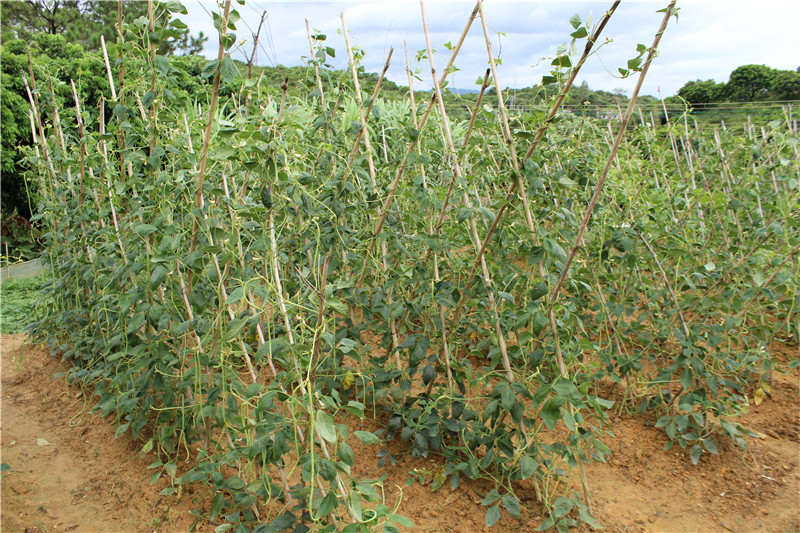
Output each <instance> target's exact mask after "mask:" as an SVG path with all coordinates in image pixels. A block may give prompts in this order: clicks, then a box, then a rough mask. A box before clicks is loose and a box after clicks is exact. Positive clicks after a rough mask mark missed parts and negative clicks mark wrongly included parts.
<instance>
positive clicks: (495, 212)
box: [26, 0, 800, 532]
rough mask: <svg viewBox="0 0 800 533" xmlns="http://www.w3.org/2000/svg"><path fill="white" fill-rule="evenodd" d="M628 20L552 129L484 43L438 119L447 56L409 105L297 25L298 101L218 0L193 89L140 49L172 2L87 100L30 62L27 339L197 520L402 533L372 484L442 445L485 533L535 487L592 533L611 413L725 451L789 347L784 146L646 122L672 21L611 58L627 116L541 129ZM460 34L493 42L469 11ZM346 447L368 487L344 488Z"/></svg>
mask: <svg viewBox="0 0 800 533" xmlns="http://www.w3.org/2000/svg"><path fill="white" fill-rule="evenodd" d="M240 3H241V2H240ZM618 4H619V2H616V3H614V4H613V5H612V6H611V8H610V9H609V10H608V11H607V12H605V13H604V15H603V16H602V18H601V19H600V20H599V21H598V22H597V23H595V24H593V23H592V22H591V21H587V22H584V21H582V20H581V18H580V17H579V16H577V15H576V16H575V17H573V18H572V19H571V21H570V22H571V24H572V26H573V29H574V32H573V33H572V34H571V36H570V38H571V43H570V45H568V46H564V47H563V48H560V49H559V53H558V55H557V56H556V57H555V58H553V59H552V72H551V73H550V74H549V75H548V76H547V77H546V79H545V80H544V81H545V82H546V83H551V84H554V86H555V87H556V88H557V89H558V92H557V94H558V96H556V97H554V98H553V100H552V101H551V102H550V106H549V107H548V108H545V109H542V110H534V111H533V112H529V113H512V112H511V111H509V110H507V109H506V107H505V104H504V101H503V91H502V90H500V88H501V87H502V85H501V82H500V79H499V77H498V76H499V74H498V69H497V66H498V64H499V61H498V60H497V59H496V58H495V57H494V56H493V52H492V49H491V46H490V45H488V44H487V55H488V61H489V65H490V67H491V68H490V69H489V71H487V75H486V77H485V78H484V79H483V80H482V85H481V91H482V92H481V98H480V99H479V100H478V105H476V106H475V108H474V109H471V110H470V112H469V117H468V118H467V119H464V120H453V119H451V118H450V117H448V115H447V113H446V112H445V109H444V108H443V106H442V105H441V102H442V98H441V91H442V90H446V89H444V88H443V84H444V83H445V82H446V79H447V76H448V74H449V73H450V72H451V71H452V69H453V68H454V65H455V63H454V62H455V60H456V57H457V54H458V52H459V49H460V43H461V41H458V43H459V44H458V45H457V46H452V45H450V46H449V50H448V51H449V52H450V53H451V55H450V60H449V62H448V64H447V67H446V68H445V69H444V71H442V72H437V71H436V67H435V63H434V62H433V57H434V54H433V51H432V49H431V44H430V40H429V39H428V41H429V42H428V48H427V49H426V50H422V51H420V52H418V53H417V55H416V58H417V61H418V62H420V65H421V66H422V65H425V64H426V62H430V67H431V71H432V79H433V82H434V83H433V86H434V90H433V91H432V93H431V96H430V98H429V99H427V100H425V101H419V93H414V92H413V91H411V92H409V98H408V100H406V101H399V102H398V101H387V100H384V99H382V98H381V97H380V83H381V82H380V81H378V83H377V85H376V87H375V89H374V91H372V92H371V93H367V92H366V91H362V90H361V88H360V86H359V85H358V76H357V73H358V72H359V71H360V70H363V67H362V63H361V61H362V60H363V52H362V51H360V50H355V51H354V50H353V49H351V47H350V44H349V38H348V39H347V53H348V56H349V58H350V67H351V68H349V69H348V70H346V71H337V70H334V69H332V68H331V66H330V64H329V58H330V57H332V56H334V55H335V54H336V53H337V52H338V53H342V51H341V50H340V51H337V50H335V49H333V48H332V47H330V46H328V45H327V44H326V36H324V35H322V34H320V33H318V32H314V31H311V30H310V29H309V35H308V37H309V44H310V49H309V55H308V57H307V78H306V80H305V82H304V89H305V90H304V91H303V92H302V95H301V96H300V97H288V96H287V88H286V86H284V87H265V86H263V85H262V84H261V83H260V82H259V81H258V80H255V79H251V78H247V77H245V73H244V71H242V72H240V71H239V70H238V66H237V63H235V62H234V61H232V60H231V58H230V51H231V50H232V47H234V46H235V43H236V36H235V34H234V33H233V32H234V30H235V27H236V22H237V21H238V19H239V14H238V13H237V11H236V10H235V9H234V8H233V7H232V6H231V2H230V1H229V0H226V1H225V2H223V3H222V4H221V5H220V6H219V11H218V12H217V13H215V14H214V21H215V26H216V28H217V30H218V32H219V36H220V48H219V55H218V58H217V59H214V60H211V61H209V62H208V64H207V65H206V66H205V68H204V69H203V71H202V73H201V77H202V78H205V79H206V80H208V84H207V85H206V87H208V91H207V92H201V93H198V94H190V95H187V94H185V93H183V92H181V91H179V90H177V88H176V82H175V76H177V74H176V72H175V71H174V69H173V68H172V67H171V66H170V58H169V57H165V56H160V55H158V54H156V47H157V44H158V42H159V41H160V40H161V39H164V38H165V37H167V36H169V35H170V32H172V31H173V29H174V28H178V27H180V24H181V23H180V22H179V21H178V20H177V19H173V18H172V16H165V17H164V16H160V15H162V14H163V13H180V12H183V11H184V8H183V6H181V5H180V3H179V2H177V1H175V0H170V1H167V2H151V3H150V17H149V18H144V17H142V18H140V19H137V20H135V21H129V23H125V24H123V25H122V27H121V28H120V31H119V33H118V35H117V36H116V40H115V42H111V43H108V49H107V50H106V54H107V55H108V60H107V73H108V79H109V85H110V87H109V88H110V91H109V94H105V95H104V98H103V99H102V100H101V102H100V104H99V106H98V107H97V109H85V108H84V107H83V106H82V104H81V102H80V101H79V99H78V96H77V95H78V93H77V92H74V95H75V97H74V101H72V102H64V101H57V100H55V99H54V97H53V95H54V88H53V86H52V85H53V83H52V82H51V80H52V77H51V76H50V74H48V73H47V72H41V71H39V70H37V71H36V72H37V75H36V76H35V77H34V65H33V64H31V66H30V70H29V75H28V77H27V78H26V81H27V83H28V84H29V89H30V94H29V96H30V99H31V104H32V109H33V112H32V115H31V126H32V132H31V133H32V135H33V137H34V139H35V145H34V148H33V149H32V150H31V151H30V152H29V153H28V160H29V162H30V163H31V166H32V168H33V169H34V172H35V179H36V180H38V183H39V187H40V190H41V191H42V195H43V198H44V200H43V203H42V205H41V206H40V215H39V217H40V220H41V222H42V223H43V224H44V225H45V226H46V228H47V233H46V235H45V236H44V239H45V240H46V243H47V252H46V261H47V264H48V268H49V270H50V271H51V274H52V281H49V282H48V283H47V285H46V286H45V290H46V291H47V294H48V295H49V299H48V300H47V304H46V306H45V309H43V310H42V311H43V313H44V315H43V316H44V318H43V319H41V320H40V321H38V322H36V323H35V324H34V325H33V327H32V330H33V333H34V335H35V336H36V338H38V339H39V340H41V341H44V342H47V343H48V345H49V346H50V347H51V349H52V350H53V353H58V354H60V356H61V357H63V358H64V359H66V360H68V361H69V362H70V363H71V364H72V365H73V366H72V369H71V370H70V372H69V375H68V377H69V379H70V380H73V381H79V382H82V383H85V384H88V385H90V386H93V387H94V390H95V392H96V394H97V396H98V403H97V405H96V409H97V410H99V411H100V412H101V413H102V414H103V415H104V416H105V415H108V416H113V417H114V418H115V420H116V422H117V424H118V430H117V434H118V435H121V434H123V433H125V432H128V431H129V432H130V433H131V434H132V435H133V437H135V438H136V439H139V440H140V442H141V443H142V452H143V453H151V454H152V457H154V461H153V462H152V464H151V465H150V468H151V469H152V470H153V472H154V474H153V480H154V481H155V480H156V479H159V478H161V477H165V476H166V477H167V478H168V479H169V481H170V486H169V487H168V488H166V489H165V490H164V492H163V494H165V495H170V494H176V495H180V494H181V493H182V492H183V490H184V487H187V486H188V485H190V484H191V485H194V486H204V487H206V488H207V494H208V499H209V503H208V505H206V506H205V507H203V508H202V509H199V510H197V511H196V515H197V517H198V520H202V521H205V522H207V523H208V522H210V523H211V524H214V525H215V526H217V530H218V531H225V530H229V529H232V530H235V531H259V532H266V531H282V530H293V531H307V530H309V529H314V530H316V531H334V530H343V531H353V532H355V531H372V530H383V531H397V530H398V528H399V527H401V526H403V527H408V526H410V525H411V522H410V520H409V519H408V518H406V517H405V516H403V515H402V504H401V505H400V507H399V509H398V507H397V505H396V502H394V501H392V500H391V499H388V498H387V497H386V496H385V491H384V485H383V481H384V479H385V477H383V476H382V475H381V474H380V468H382V467H383V466H385V465H387V464H390V463H392V462H395V461H396V459H397V456H396V454H397V453H402V454H408V455H411V456H412V457H431V456H436V457H439V458H440V460H441V464H442V465H443V468H442V469H440V470H439V471H437V473H436V475H435V478H434V481H433V489H434V490H437V489H439V487H441V486H443V485H445V484H446V485H447V486H449V487H450V488H451V489H453V490H457V489H458V488H459V485H460V482H461V480H463V479H465V478H468V479H471V480H482V482H483V483H484V484H485V485H486V486H488V488H487V490H486V491H485V498H484V499H483V502H482V505H483V506H485V507H486V524H487V525H488V526H492V525H494V524H495V523H496V522H497V521H498V520H499V519H500V518H501V516H502V514H503V513H508V514H510V515H512V516H514V517H519V516H520V512H521V507H522V506H523V503H522V498H521V497H520V492H521V491H524V490H529V491H532V492H533V493H534V494H535V498H536V502H535V503H534V504H532V505H535V506H536V507H537V509H539V510H543V511H544V515H545V516H546V519H545V521H544V522H543V523H542V524H541V525H540V529H548V528H550V527H555V528H557V529H558V530H559V531H566V530H567V529H568V528H569V527H572V526H576V525H579V524H580V523H581V522H586V523H588V524H590V525H593V526H594V525H597V524H596V522H595V520H594V519H593V518H592V515H591V496H590V486H589V483H590V480H588V479H587V477H586V475H585V472H584V469H583V465H584V464H585V463H587V462H589V461H604V460H605V458H606V457H607V456H608V454H609V448H608V447H607V446H606V444H604V441H606V442H607V440H608V439H610V438H613V436H612V435H611V434H610V432H609V425H608V417H609V414H610V413H612V412H629V413H632V414H634V413H638V416H642V417H645V418H646V419H648V420H650V421H651V422H652V423H654V424H655V425H656V426H657V427H659V428H662V429H663V431H664V432H665V434H666V435H667V437H668V439H669V444H668V447H669V446H673V445H677V446H679V447H680V448H682V449H685V450H687V453H688V458H689V459H690V460H691V461H692V462H694V463H697V462H698V461H700V460H701V459H702V456H703V455H704V454H706V453H719V451H720V447H721V446H723V445H724V443H727V442H733V443H734V444H736V445H739V446H745V445H746V438H747V436H748V435H749V434H750V433H749V431H748V430H747V428H745V427H743V426H742V425H741V424H739V423H737V422H736V420H737V419H736V417H737V415H738V414H740V413H742V412H743V411H744V410H745V409H746V408H747V406H748V405H749V403H751V402H752V401H756V400H755V398H756V397H757V395H758V394H762V395H763V391H765V390H768V385H769V383H770V380H771V377H772V373H773V372H775V371H781V370H782V369H783V368H784V367H782V366H781V364H782V363H781V362H779V361H777V360H776V358H775V357H774V354H773V353H772V349H773V347H774V346H775V345H776V343H781V342H784V343H786V342H794V343H796V342H797V337H798V312H797V308H798V305H800V297H799V296H798V294H800V292H798V280H799V279H800V276H798V260H797V252H798V249H800V234H799V233H798V218H797V212H798V211H797V210H798V190H799V187H798V179H799V178H800V172H799V171H798V157H797V150H798V137H797V132H796V131H794V130H793V129H792V128H791V123H790V122H789V121H788V120H787V121H780V120H776V121H774V122H771V123H769V124H765V125H764V126H763V127H757V126H755V125H750V126H749V127H748V128H745V129H744V130H742V129H726V128H725V127H724V125H722V126H720V127H712V126H709V125H703V126H702V127H700V126H699V125H697V124H694V123H693V121H692V120H691V117H690V116H689V115H687V114H683V115H680V116H668V117H667V120H666V124H665V125H663V126H653V125H652V124H651V123H649V122H646V121H645V119H644V118H643V117H637V115H636V113H635V101H636V94H637V93H638V90H639V87H641V81H642V80H643V79H644V76H645V75H646V73H647V68H648V67H649V65H650V63H651V61H652V59H653V57H654V56H655V55H656V52H657V47H658V42H659V39H660V36H661V35H662V34H663V32H664V29H665V28H666V26H667V23H668V21H669V20H670V18H671V17H672V16H673V15H676V9H675V3H674V2H672V3H671V4H670V5H669V6H668V7H667V8H666V9H665V10H662V11H663V20H662V23H661V27H660V28H659V30H658V32H657V33H656V37H655V40H654V42H653V44H652V45H651V46H646V45H639V47H638V48H637V50H636V51H635V54H636V55H635V56H634V57H633V59H631V60H630V61H628V63H627V65H626V67H627V68H624V69H620V72H621V73H622V74H623V75H626V76H627V75H638V76H639V77H640V79H639V84H638V85H637V88H636V92H635V94H634V95H633V97H632V99H631V105H630V107H629V108H628V109H627V111H626V112H624V115H623V113H622V112H621V116H620V117H618V118H614V119H611V120H609V121H608V122H603V121H597V120H587V119H584V118H580V117H576V116H574V115H572V114H570V113H566V112H562V111H560V110H559V108H560V105H561V104H562V102H563V101H564V95H565V94H566V93H567V91H568V90H569V87H570V86H571V84H572V82H573V80H574V79H575V78H576V76H577V75H578V72H579V70H580V68H581V66H582V65H583V63H584V61H585V60H586V59H587V57H589V56H590V55H591V54H593V53H594V51H595V50H594V47H595V46H596V45H597V43H600V42H601V41H600V35H601V33H602V31H603V29H604V27H605V24H606V22H607V21H608V19H609V18H610V17H611V16H612V15H613V13H614V11H615V10H616V9H617V5H618ZM158 21H166V22H165V23H163V24H162V23H160V22H158ZM423 21H424V29H425V32H426V36H427V34H428V31H427V21H426V20H425V19H424V8H423ZM473 22H475V24H474V25H473ZM471 26H472V30H471V31H473V32H476V31H477V32H480V31H481V30H482V31H483V33H484V35H485V37H486V42H487V43H489V42H490V37H491V36H490V35H489V33H488V29H487V22H486V14H485V13H484V6H483V4H482V3H481V2H480V1H479V2H478V3H477V4H476V6H475V9H474V10H473V11H472V14H471V15H470V16H469V18H468V21H467V24H466V28H465V30H464V35H466V33H467V32H468V31H470V27H471ZM343 34H344V35H345V36H346V37H347V35H348V34H347V29H346V25H344V20H343ZM462 40H463V36H462ZM581 47H583V50H582V53H578V52H579V50H580V48H581ZM398 55H399V54H398ZM391 57H392V54H389V59H391ZM406 57H407V58H408V57H409V55H408V53H407V54H406ZM387 67H388V62H387ZM419 68H422V67H419ZM407 69H408V73H409V77H408V79H409V87H412V86H413V84H414V82H415V81H419V78H417V77H416V75H415V72H416V71H417V70H418V68H417V67H416V65H414V64H413V63H412V62H411V61H410V59H407ZM385 72H386V69H384V73H385ZM381 79H382V78H381ZM76 83H79V82H78V81H76ZM490 86H493V87H494V88H495V93H494V95H491V96H490V95H485V94H484V91H485V90H486V89H487V88H488V87H490ZM758 391H761V392H760V393H759V392H758ZM358 421H361V423H364V422H365V423H366V425H365V426H359V425H358V424H357V422H358ZM354 427H366V428H367V429H369V430H368V431H367V430H357V431H356V430H353V428H354ZM364 446H366V450H368V453H367V454H366V455H365V456H364V457H361V458H360V459H359V460H369V455H370V454H372V457H373V458H374V460H375V461H376V462H377V468H378V474H377V475H376V477H374V478H362V477H359V476H356V475H354V474H353V470H352V469H353V467H354V466H355V464H356V462H357V460H356V453H355V452H354V449H359V450H361V449H364V448H363V447H364ZM397 450H401V451H400V452H398V451H397ZM365 457H366V459H365ZM576 479H578V480H579V481H577V482H575V483H573V484H572V485H570V482H571V481H572V482H574V480H576ZM565 486H577V487H578V491H573V490H571V489H570V490H565V489H564V488H563V487H565Z"/></svg>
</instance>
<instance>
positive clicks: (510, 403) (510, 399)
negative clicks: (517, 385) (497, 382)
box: [500, 387, 517, 410]
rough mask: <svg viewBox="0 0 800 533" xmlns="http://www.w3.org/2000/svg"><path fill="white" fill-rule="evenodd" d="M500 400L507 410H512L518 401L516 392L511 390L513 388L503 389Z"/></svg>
mask: <svg viewBox="0 0 800 533" xmlns="http://www.w3.org/2000/svg"><path fill="white" fill-rule="evenodd" d="M500 400H501V401H502V402H503V407H505V408H506V409H507V410H510V409H511V408H512V407H514V403H515V402H516V401H517V398H516V396H515V395H514V391H513V390H511V387H506V388H505V389H503V392H501V393H500Z"/></svg>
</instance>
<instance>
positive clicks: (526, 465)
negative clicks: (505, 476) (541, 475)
mask: <svg viewBox="0 0 800 533" xmlns="http://www.w3.org/2000/svg"><path fill="white" fill-rule="evenodd" d="M537 466H538V465H537V464H536V461H534V460H533V458H532V457H530V456H527V455H524V456H523V457H522V459H520V460H519V473H520V475H521V476H522V479H528V478H529V477H531V476H532V475H533V474H534V473H535V472H536V467H537Z"/></svg>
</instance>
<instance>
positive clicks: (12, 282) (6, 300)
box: [0, 275, 43, 333]
mask: <svg viewBox="0 0 800 533" xmlns="http://www.w3.org/2000/svg"><path fill="white" fill-rule="evenodd" d="M42 280H43V278H42V276H41V275H39V276H36V277H34V278H26V279H7V280H5V281H3V283H2V284H0V333H24V332H25V326H27V325H28V323H30V322H31V321H32V320H33V319H34V318H35V312H34V307H35V304H36V302H37V300H39V299H40V298H41V295H40V293H39V286H40V285H41V283H42Z"/></svg>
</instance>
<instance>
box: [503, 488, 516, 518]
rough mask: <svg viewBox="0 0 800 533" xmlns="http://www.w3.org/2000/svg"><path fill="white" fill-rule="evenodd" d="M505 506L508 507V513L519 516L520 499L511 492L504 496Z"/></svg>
mask: <svg viewBox="0 0 800 533" xmlns="http://www.w3.org/2000/svg"><path fill="white" fill-rule="evenodd" d="M503 507H505V508H506V511H508V514H510V515H511V516H513V517H514V518H519V511H520V505H519V500H518V499H517V498H516V497H514V496H513V495H511V494H506V495H505V496H503Z"/></svg>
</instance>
